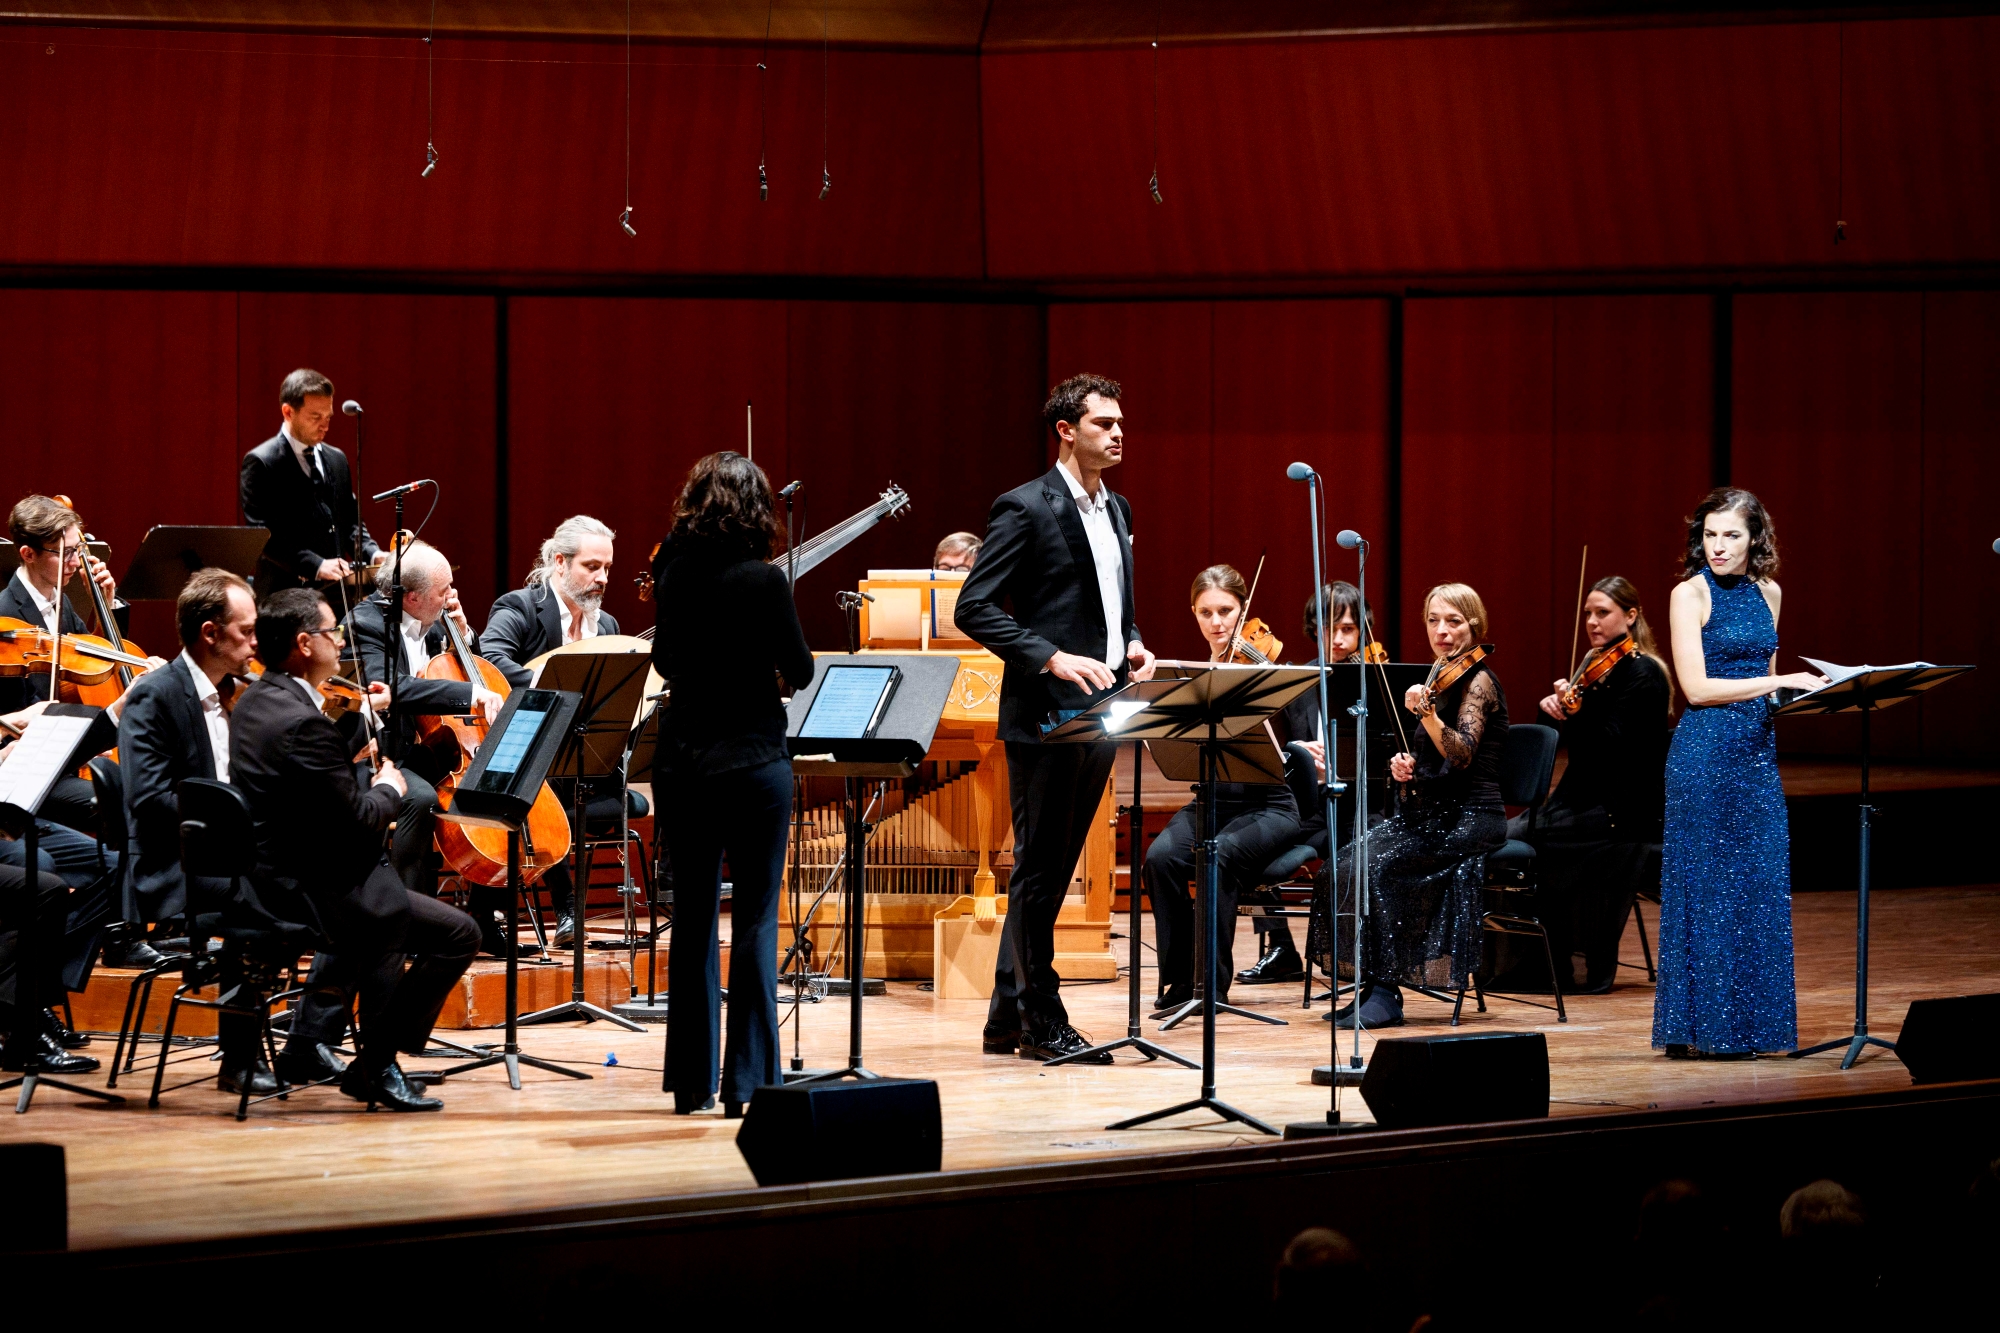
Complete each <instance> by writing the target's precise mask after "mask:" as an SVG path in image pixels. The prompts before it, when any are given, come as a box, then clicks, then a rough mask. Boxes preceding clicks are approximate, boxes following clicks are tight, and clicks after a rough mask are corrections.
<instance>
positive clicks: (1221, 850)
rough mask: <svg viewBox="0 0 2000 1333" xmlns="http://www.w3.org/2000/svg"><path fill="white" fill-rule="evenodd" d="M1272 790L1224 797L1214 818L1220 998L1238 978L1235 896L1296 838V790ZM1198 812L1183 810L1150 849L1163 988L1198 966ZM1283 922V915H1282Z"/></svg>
mask: <svg viewBox="0 0 2000 1333" xmlns="http://www.w3.org/2000/svg"><path fill="white" fill-rule="evenodd" d="M1271 791H1272V793H1273V794H1272V795H1270V796H1263V795H1259V796H1251V797H1245V798H1231V797H1220V798H1218V800H1217V802H1216V819H1217V820H1218V821H1219V823H1220V825H1221V831H1220V832H1219V833H1217V835H1216V840H1215V841H1216V860H1217V862H1218V863H1219V865H1220V867H1221V874H1220V875H1219V876H1218V879H1219V881H1220V884H1219V888H1220V891H1219V892H1218V893H1217V894H1216V898H1215V921H1216V934H1215V975H1216V977H1217V992H1216V993H1217V996H1218V998H1220V997H1221V996H1224V995H1227V994H1228V993H1229V986H1230V983H1231V982H1232V981H1233V980H1235V977H1236V949H1235V944H1236V895H1237V894H1238V893H1239V892H1241V891H1242V890H1244V889H1246V888H1255V887H1256V885H1257V881H1258V877H1259V875H1260V874H1261V873H1262V872H1263V869H1264V867H1265V866H1268V865H1270V864H1271V862H1272V861H1274V860H1276V859H1277V857H1278V854H1279V853H1280V852H1283V851H1285V850H1286V849H1288V848H1290V847H1292V846H1293V845H1295V844H1296V842H1297V841H1298V834H1299V813H1298V806H1297V805H1296V804H1295V803H1294V802H1293V800H1292V797H1291V793H1290V792H1288V791H1285V790H1284V789H1283V788H1272V789H1271ZM1199 817H1200V812H1199V811H1198V810H1197V809H1196V807H1195V803H1194V802H1192V801H1190V802H1189V803H1188V804H1186V805H1184V806H1182V807H1181V808H1180V810H1179V811H1177V812H1176V813H1175V815H1174V817H1173V819H1171V820H1170V821H1168V823H1167V826H1166V828H1164V829H1162V830H1161V831H1160V836H1159V837H1157V838H1155V839H1153V841H1152V844H1151V845H1150V846H1148V847H1147V848H1146V870H1145V881H1146V895H1147V897H1149V898H1151V899H1152V902H1153V931H1154V936H1155V944H1156V947H1157V948H1158V949H1159V957H1160V989H1162V990H1165V989H1166V988H1167V987H1169V986H1187V985H1192V984H1193V983H1194V981H1195V979H1196V976H1197V973H1198V972H1199V970H1200V966H1201V960H1200V959H1198V958H1196V957H1195V948H1194V945H1195V935H1196V933H1197V926H1196V921H1195V888H1196V886H1195V885H1194V876H1195V837H1196V833H1197V830H1198V824H1199ZM1279 919H1280V920H1282V918H1279Z"/></svg>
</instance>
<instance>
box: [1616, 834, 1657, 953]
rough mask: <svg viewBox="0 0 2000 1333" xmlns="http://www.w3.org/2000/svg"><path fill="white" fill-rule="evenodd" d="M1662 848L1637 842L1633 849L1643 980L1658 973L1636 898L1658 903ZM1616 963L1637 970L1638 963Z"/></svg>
mask: <svg viewBox="0 0 2000 1333" xmlns="http://www.w3.org/2000/svg"><path fill="white" fill-rule="evenodd" d="M1663 851H1664V849H1663V848H1662V846H1661V845H1660V844H1659V843H1657V842H1644V843H1640V844H1639V846H1638V848H1637V849H1636V851H1635V853H1634V856H1635V860H1634V863H1633V867H1632V925H1633V926H1634V927H1635V928H1637V930H1638V932H1639V956H1640V957H1642V958H1644V959H1645V960H1646V963H1645V967H1646V980H1648V981H1658V980H1659V979H1660V978H1659V973H1658V971H1657V970H1656V969H1655V968H1654V967H1653V946H1652V943H1651V942H1650V941H1649V940H1647V938H1646V914H1645V913H1644V912H1641V911H1640V910H1639V900H1640V899H1641V898H1643V899H1645V900H1646V901H1647V902H1649V903H1651V904H1653V906H1655V907H1658V906H1659V905H1660V861H1661V856H1662V853H1663ZM1618 966H1620V967H1630V968H1634V969H1636V968H1637V967H1638V966H1639V964H1637V963H1628V962H1625V961H1623V960H1622V959H1621V960H1620V961H1619V964H1618Z"/></svg>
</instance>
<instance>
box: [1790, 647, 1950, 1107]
mask: <svg viewBox="0 0 2000 1333" xmlns="http://www.w3.org/2000/svg"><path fill="white" fill-rule="evenodd" d="M1806 660H1807V661H1812V659H1811V658H1807V659H1806ZM1813 665H1814V666H1819V667H1822V668H1824V666H1825V664H1823V663H1819V662H1814V663H1813ZM1837 669H1838V668H1836V670H1837ZM1970 670H1972V668H1971V667H1969V666H1932V665H1931V664H1930V663H1928V662H1912V663H1909V664H1907V665H1904V666H1893V667H1863V668H1861V669H1860V670H1859V671H1857V672H1854V673H1853V674H1851V675H1847V676H1843V677H1841V678H1840V679H1839V680H1836V681H1834V682H1833V683H1831V684H1829V685H1822V686H1820V687H1819V688H1818V689H1816V690H1807V691H1805V692H1804V693H1800V694H1794V695H1793V696H1792V697H1791V698H1789V699H1786V700H1784V701H1783V702H1782V703H1781V704H1780V705H1779V706H1778V707H1777V708H1774V709H1773V710H1771V711H1772V716H1774V717H1796V716H1800V715H1803V714H1808V713H1854V712H1858V713H1860V714H1861V874H1860V879H1859V888H1860V892H1859V895H1858V897H1857V899H1856V903H1855V911H1854V1035H1853V1036H1851V1037H1836V1038H1834V1039H1833V1040H1832V1041H1823V1042H1820V1043H1819V1044H1818V1045H1817V1046H1807V1047H1804V1048H1802V1049H1800V1050H1796V1051H1789V1052H1787V1054H1788V1055H1789V1056H1790V1057H1791V1058H1792V1059H1794V1060H1798V1059H1802V1058H1804V1057H1805V1056H1808V1055H1818V1054H1819V1053H1820V1052H1822V1051H1832V1050H1838V1049H1839V1048H1840V1047H1842V1046H1845V1047H1846V1048H1847V1054H1846V1055H1845V1056H1844V1057H1842V1059H1841V1061H1840V1067H1841V1068H1842V1069H1852V1068H1853V1067H1854V1062H1855V1060H1856V1059H1858V1058H1859V1057H1860V1055H1861V1052H1862V1051H1863V1050H1865V1049H1866V1048H1868V1047H1870V1046H1880V1047H1881V1048H1882V1049H1883V1050H1886V1051H1894V1050H1895V1049H1896V1043H1895V1042H1893V1041H1888V1040H1886V1039H1885V1038H1882V1037H1871V1036H1869V1035H1868V879H1869V867H1868V853H1869V835H1870V824H1871V821H1872V818H1873V816H1874V813H1875V809H1874V807H1873V806H1871V805H1869V804H1868V766H1869V761H1870V758H1871V756H1870V753H1869V743H1870V736H1869V722H1870V720H1871V719H1872V718H1873V717H1874V715H1875V714H1876V713H1877V712H1879V711H1881V710H1882V709H1884V708H1888V707H1891V706H1893V705H1895V704H1899V703H1902V702H1903V701H1904V700H1905V699H1914V698H1915V697H1916V696H1918V695H1919V694H1922V693H1924V692H1925V691H1926V690H1930V689H1934V688H1936V687H1937V686H1939V685H1942V684H1944V683H1945V682H1946V681H1948V680H1952V679H1954V678H1956V677H1958V676H1962V675H1964V674H1965V673H1966V672H1968V671H1970ZM1827 674H1829V675H1831V674H1832V672H1831V671H1829V672H1828V673H1827ZM1781 693H1791V692H1790V691H1782V692H1781Z"/></svg>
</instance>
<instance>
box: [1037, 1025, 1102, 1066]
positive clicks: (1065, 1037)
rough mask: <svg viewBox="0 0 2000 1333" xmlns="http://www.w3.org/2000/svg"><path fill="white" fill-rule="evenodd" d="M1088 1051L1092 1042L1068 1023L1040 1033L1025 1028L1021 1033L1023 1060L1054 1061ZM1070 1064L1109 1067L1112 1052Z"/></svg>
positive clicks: (1091, 1056)
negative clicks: (1060, 1057) (1059, 1057)
mask: <svg viewBox="0 0 2000 1333" xmlns="http://www.w3.org/2000/svg"><path fill="white" fill-rule="evenodd" d="M1088 1049H1090V1042H1089V1041H1088V1040H1087V1039H1086V1038H1085V1037H1084V1035H1083V1034H1082V1033H1081V1032H1078V1031H1077V1030H1076V1029H1075V1028H1073V1027H1071V1026H1070V1025H1069V1024H1067V1023H1057V1024H1055V1025H1054V1026H1053V1027H1048V1028H1044V1029H1042V1030H1041V1031H1040V1032H1031V1031H1029V1030H1027V1029H1025V1028H1024V1029H1022V1031H1021V1051H1020V1055H1021V1058H1022V1059H1023V1060H1054V1059H1056V1058H1057V1057H1058V1056H1064V1055H1074V1054H1076V1053H1077V1052H1078V1051H1083V1050H1088ZM1070 1063H1071V1064H1079V1065H1108V1064H1110V1063H1111V1052H1109V1051H1099V1052H1098V1053H1097V1054H1095V1055H1087V1056H1085V1057H1084V1058H1083V1059H1081V1060H1072V1061H1071V1062H1070Z"/></svg>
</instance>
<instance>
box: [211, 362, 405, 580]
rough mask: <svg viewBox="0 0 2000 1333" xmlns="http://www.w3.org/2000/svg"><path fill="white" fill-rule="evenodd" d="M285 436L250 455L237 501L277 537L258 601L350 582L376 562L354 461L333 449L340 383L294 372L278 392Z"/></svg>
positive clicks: (268, 547) (263, 565) (267, 547)
mask: <svg viewBox="0 0 2000 1333" xmlns="http://www.w3.org/2000/svg"><path fill="white" fill-rule="evenodd" d="M278 411H279V413H280V414H281V415H282V416H283V417H284V420H283V422H281V423H280V424H279V426H278V433H277V434H276V435H273V436H272V437H271V438H270V439H268V440H266V441H264V442H263V443H262V444H260V445H258V446H257V447H256V448H255V449H252V450H251V451H250V452H249V453H247V454H245V455H243V466H242V469H241V470H240V471H239V472H238V474H237V483H236V485H237V498H238V500H239V501H241V503H242V506H243V521H244V522H245V523H248V524H250V525H251V526H252V527H263V528H269V529H270V530H271V539H270V541H268V542H266V543H265V544H264V555H263V558H262V559H261V560H259V561H258V562H257V593H258V595H259V596H263V595H265V594H267V593H271V592H275V591H277V590H278V589H279V588H302V587H303V588H310V587H312V586H313V585H314V584H316V583H330V582H332V581H334V580H336V579H344V578H346V577H347V576H348V574H349V572H350V571H351V570H352V568H353V562H357V561H358V562H360V563H362V564H366V563H368V562H369V561H371V560H373V559H374V558H375V556H376V554H377V549H376V546H375V539H374V538H373V537H370V536H369V535H368V527H367V525H366V524H364V523H363V522H362V521H361V513H360V508H359V506H358V505H357V504H356V502H355V499H354V483H353V481H352V480H350V478H349V476H348V471H347V455H346V454H344V453H342V452H340V450H338V449H336V448H334V447H333V446H332V445H330V444H327V443H326V432H327V428H328V427H329V426H331V425H332V424H333V381H332V380H330V379H328V378H327V377H326V376H324V375H322V374H320V373H319V372H318V371H317V370H304V369H300V370H295V371H293V372H292V373H291V374H289V375H287V376H285V382H284V383H283V384H282V385H280V386H279V388H278Z"/></svg>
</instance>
